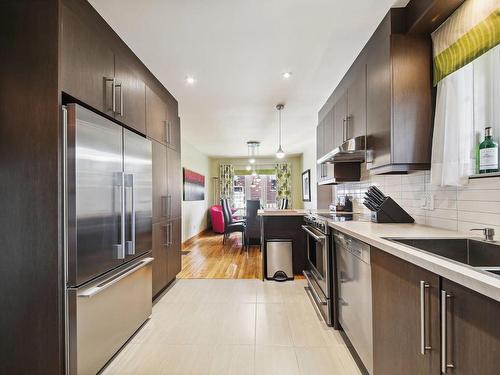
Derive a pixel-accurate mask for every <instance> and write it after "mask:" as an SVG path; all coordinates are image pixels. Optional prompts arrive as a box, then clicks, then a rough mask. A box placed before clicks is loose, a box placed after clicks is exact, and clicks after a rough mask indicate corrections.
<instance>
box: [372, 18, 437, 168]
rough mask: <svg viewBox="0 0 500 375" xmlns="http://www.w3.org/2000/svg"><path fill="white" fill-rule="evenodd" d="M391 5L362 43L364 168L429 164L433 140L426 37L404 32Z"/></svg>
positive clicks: (429, 43)
mask: <svg viewBox="0 0 500 375" xmlns="http://www.w3.org/2000/svg"><path fill="white" fill-rule="evenodd" d="M404 19H405V18H404V12H403V10H401V9H391V11H390V12H389V13H388V15H387V16H386V17H385V18H384V20H383V21H382V23H381V25H380V26H379V27H378V28H377V30H376V31H375V33H374V34H373V36H372V37H371V39H370V41H369V42H368V44H367V46H366V47H365V48H366V49H367V51H366V53H367V60H366V72H367V74H366V76H367V77H366V81H367V105H366V108H367V113H366V116H367V150H368V153H367V155H368V156H367V168H368V169H371V173H375V174H380V173H394V172H407V171H409V170H421V169H429V166H430V158H431V145H432V115H433V108H432V79H431V61H432V51H431V40H430V38H429V37H428V36H420V35H407V34H403V33H402V29H404Z"/></svg>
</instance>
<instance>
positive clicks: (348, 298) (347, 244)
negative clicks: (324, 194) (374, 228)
mask: <svg viewBox="0 0 500 375" xmlns="http://www.w3.org/2000/svg"><path fill="white" fill-rule="evenodd" d="M334 239H335V246H336V254H337V255H336V256H337V267H338V269H337V270H338V273H337V278H338V280H337V281H338V283H337V285H338V306H339V307H338V309H339V322H340V325H341V326H342V328H343V329H344V332H345V333H346V335H347V337H348V338H349V340H350V341H351V344H352V345H353V347H354V349H355V350H356V352H357V354H358V356H359V357H360V359H361V361H362V362H363V364H364V365H365V367H366V369H367V370H368V372H369V373H370V374H372V373H373V333H372V286H371V265H370V246H369V245H367V244H365V243H364V242H361V241H359V240H357V239H355V238H353V237H350V236H347V235H345V234H343V233H340V232H338V231H335V232H334Z"/></svg>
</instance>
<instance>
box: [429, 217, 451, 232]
mask: <svg viewBox="0 0 500 375" xmlns="http://www.w3.org/2000/svg"><path fill="white" fill-rule="evenodd" d="M425 225H429V226H431V227H436V228H443V229H449V230H458V221H457V220H448V219H440V218H437V217H426V218H425Z"/></svg>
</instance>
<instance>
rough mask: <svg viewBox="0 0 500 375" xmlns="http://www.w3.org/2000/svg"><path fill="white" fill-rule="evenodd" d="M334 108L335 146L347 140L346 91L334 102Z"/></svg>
mask: <svg viewBox="0 0 500 375" xmlns="http://www.w3.org/2000/svg"><path fill="white" fill-rule="evenodd" d="M333 108H334V117H333V118H334V120H333V123H334V125H333V126H334V141H335V147H337V146H340V145H341V144H342V143H344V142H345V141H346V140H347V137H346V121H347V92H345V93H344V95H342V96H341V97H340V99H339V100H337V103H335V106H334V107H333Z"/></svg>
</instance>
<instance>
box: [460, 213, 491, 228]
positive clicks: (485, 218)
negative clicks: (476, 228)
mask: <svg viewBox="0 0 500 375" xmlns="http://www.w3.org/2000/svg"><path fill="white" fill-rule="evenodd" d="M458 220H460V221H469V222H473V223H481V224H492V225H500V214H490V213H484V212H470V211H458Z"/></svg>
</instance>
